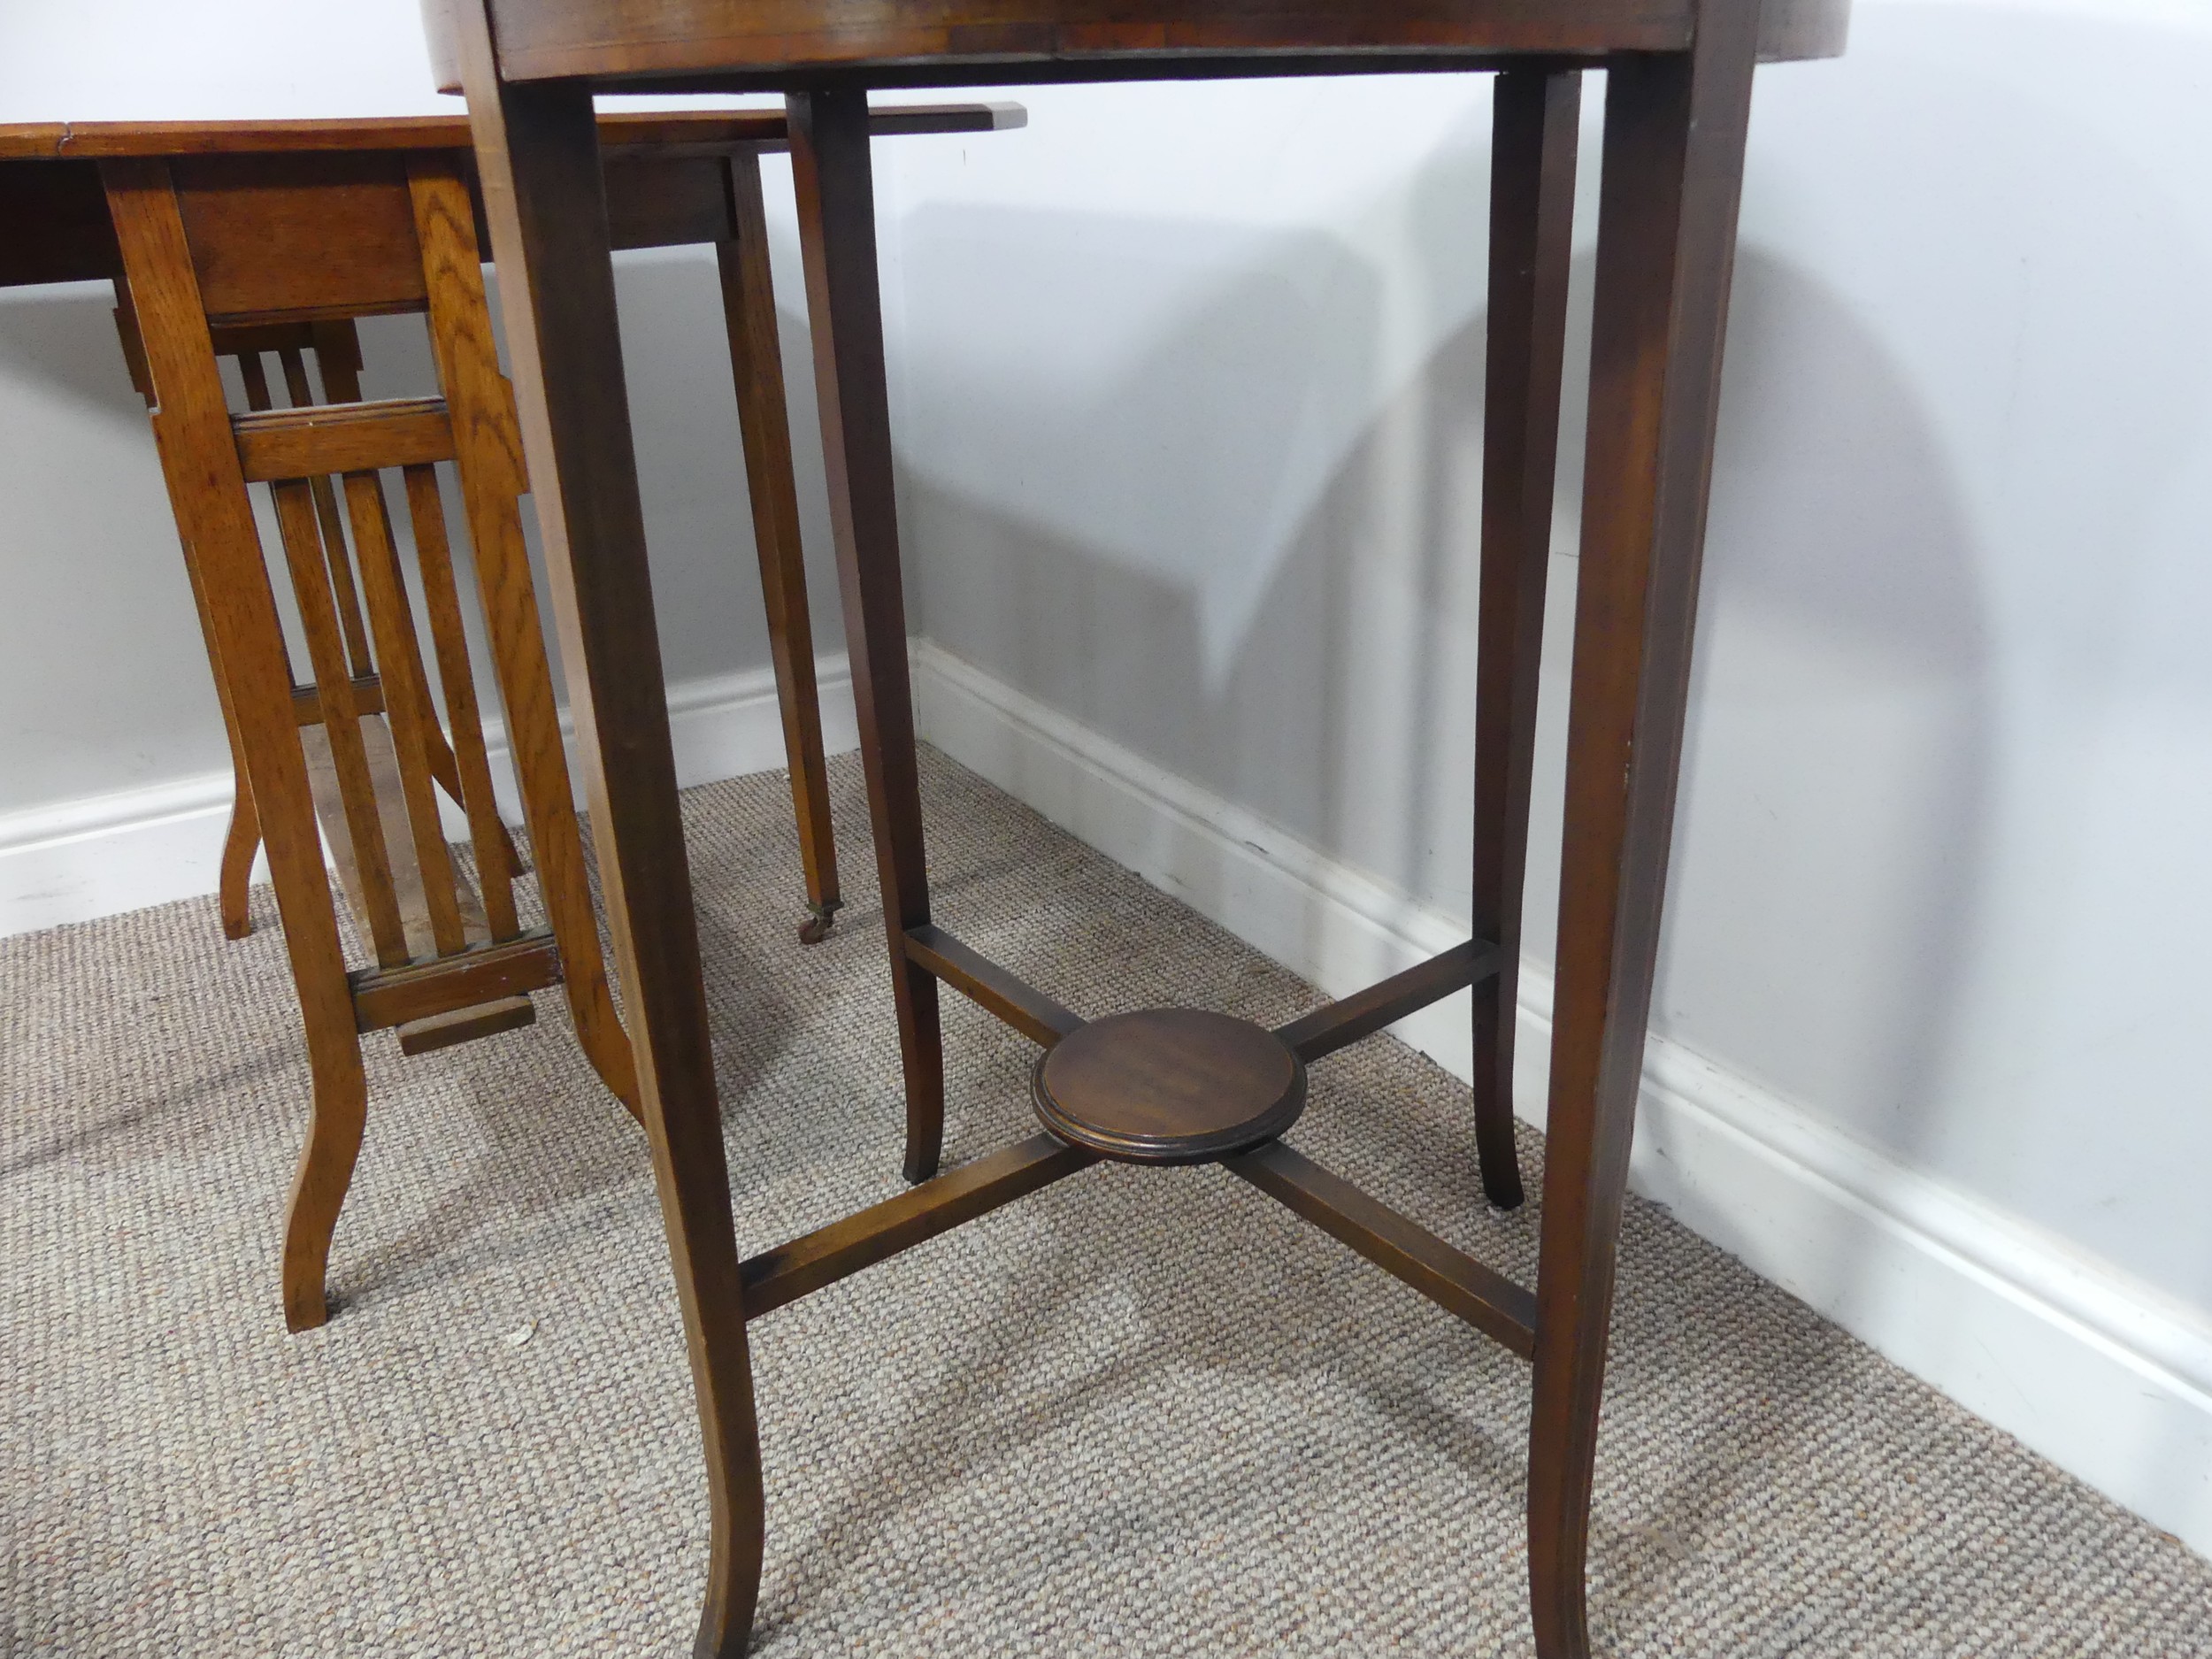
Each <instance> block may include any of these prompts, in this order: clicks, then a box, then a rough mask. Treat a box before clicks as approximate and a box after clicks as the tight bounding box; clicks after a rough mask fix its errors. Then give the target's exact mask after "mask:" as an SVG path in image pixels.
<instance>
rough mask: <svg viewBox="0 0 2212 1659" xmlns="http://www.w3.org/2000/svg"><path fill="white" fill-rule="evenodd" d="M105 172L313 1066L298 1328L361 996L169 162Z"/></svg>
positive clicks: (291, 1250)
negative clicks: (344, 941) (327, 867)
mask: <svg viewBox="0 0 2212 1659" xmlns="http://www.w3.org/2000/svg"><path fill="white" fill-rule="evenodd" d="M101 179H102V181H103V183H104V185H105V187H106V189H107V196H108V207H109V211H110V215H111V218H112V219H113V220H114V223H115V231H116V242H117V244H118V246H119V249H120V250H121V252H122V256H123V263H124V269H125V272H126V273H127V280H128V282H129V284H130V289H131V297H132V302H133V304H134V309H135V311H136V312H137V315H138V319H139V323H140V326H141V330H142V338H143V342H144V349H145V354H146V362H147V365H148V369H149V372H150V375H151V377H152V381H153V386H154V389H155V391H156V393H157V398H156V406H155V409H154V415H153V420H154V441H155V445H156V447H157V449H158V450H159V451H160V455H161V464H162V470H163V472H164V473H165V476H166V477H167V479H168V482H169V498H170V503H171V505H172V506H173V508H174V510H175V511H176V515H177V522H178V526H179V528H180V531H181V532H182V534H183V536H184V539H185V541H186V543H187V544H188V546H189V547H190V549H192V565H193V570H194V578H195V582H196V588H197V590H198V592H199V593H200V595H202V597H203V599H204V618H205V621H206V623H207V626H208V635H209V639H210V641H211V645H212V648H213V649H212V652H211V655H212V657H213V658H214V661H215V663H216V664H217V672H219V675H220V676H221V679H222V683H223V685H224V687H225V688H226V695H227V700H228V703H229V706H230V709H231V710H232V714H233V717H234V731H235V732H236V733H237V737H238V749H239V753H240V755H241V756H242V757H243V759H244V763H245V772H246V781H247V784H248V785H249V787H250V796H251V800H252V803H253V805H254V807H255V809H256V813H257V817H258V818H259V819H260V827H261V833H262V837H263V840H264V841H265V845H266V846H267V849H268V854H269V875H270V879H271V880H272V882H273V884H274V886H275V887H276V897H277V908H278V910H279V912H280V915H281V917H282V919H283V923H284V946H285V950H286V953H287V954H288V956H289V957H290V959H291V967H292V982H293V986H294V988H295V989H296V991H297V992H298V995H299V1000H300V1016H301V1018H302V1021H303V1024H304V1025H305V1027H306V1032H307V1040H308V1053H309V1059H310V1062H311V1065H312V1067H313V1071H314V1083H315V1094H314V1106H313V1112H312V1117H311V1125H310V1131H309V1135H308V1142H307V1148H306V1151H305V1153H304V1154H303V1156H302V1159H301V1164H300V1172H299V1178H298V1180H297V1182H296V1186H295V1187H294V1190H293V1200H292V1210H291V1215H290V1217H289V1218H288V1222H287V1226H286V1246H285V1256H284V1271H283V1286H284V1303H285V1321H286V1323H287V1324H288V1325H290V1326H291V1327H292V1329H294V1330H301V1329H303V1328H305V1327H306V1326H309V1325H320V1324H321V1323H322V1322H323V1320H324V1319H325V1317H327V1311H326V1305H325V1302H324V1298H323V1285H322V1272H323V1265H324V1263H325V1261H326V1258H327V1256H328V1255H329V1249H330V1236H331V1230H332V1229H333V1228H334V1226H335V1225H336V1224H337V1217H338V1210H339V1206H340V1205H341V1204H342V1202H344V1200H345V1193H346V1187H347V1184H348V1182H349V1179H351V1177H352V1173H353V1162H354V1156H355V1154H356V1153H357V1151H358V1149H359V1148H360V1143H361V1122H362V1114H363V1109H364V1101H365V1093H366V1087H367V1085H366V1082H365V1078H364V1076H363V1073H362V1069H361V1049H360V1043H359V1040H358V1038H357V1036H356V1034H355V1023H354V1008H353V991H352V987H351V986H350V984H349V982H348V980H347V979H346V965H345V957H344V955H343V953H342V949H341V948H340V945H339V941H338V918H337V911H336V909H335V907H334V905H333V904H332V902H331V895H330V881H329V878H328V876H327V875H326V872H325V871H324V868H323V851H322V838H321V834H320V833H319V831H318V829H317V828H316V824H315V808H314V801H313V797H312V796H311V794H310V792H309V788H308V781H307V761H306V757H305V755H304V753H303V751H302V749H301V747H300V738H299V727H298V725H297V723H296V719H295V718H294V715H293V712H292V675H291V670H290V667H289V665H288V663H287V660H286V657H285V649H284V630H283V625H282V623H281V622H280V620H279V619H278V614H277V608H276V598H275V595H274V594H273V592H272V590H271V588H270V586H269V572H268V567H267V565H265V563H264V560H263V556H262V550H261V540H260V534H259V532H258V530H257V528H256V526H255V524H254V518H253V508H252V504H251V503H250V501H249V500H248V498H247V495H246V480H245V477H244V475H243V473H242V472H241V470H240V467H239V464H238V451H237V447H236V445H235V444H234V442H233V441H232V438H231V435H230V411H229V409H228V407H227V405H226V403H225V402H224V398H223V385H222V378H221V376H220V374H219V373H218V371H217V368H216V363H215V352H214V347H213V344H212V342H211V339H210V336H209V334H208V328H207V319H206V314H205V312H204V310H203V308H202V306H201V303H200V296H199V287H198V280H197V277H196V274H195V272H194V267H193V263H192V256H191V251H190V249H189V248H188V245H187V243H186V241H185V234H184V220H183V216H182V214H181V212H180V209H179V207H178V204H177V196H176V191H175V189H174V188H173V186H172V184H171V181H170V176H169V169H168V165H167V164H166V163H165V162H163V161H160V160H156V159H148V158H142V157H132V158H127V159H119V160H113V161H105V162H103V163H102V164H101Z"/></svg>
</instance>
